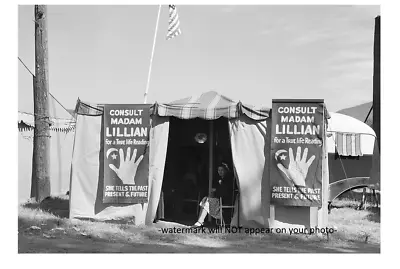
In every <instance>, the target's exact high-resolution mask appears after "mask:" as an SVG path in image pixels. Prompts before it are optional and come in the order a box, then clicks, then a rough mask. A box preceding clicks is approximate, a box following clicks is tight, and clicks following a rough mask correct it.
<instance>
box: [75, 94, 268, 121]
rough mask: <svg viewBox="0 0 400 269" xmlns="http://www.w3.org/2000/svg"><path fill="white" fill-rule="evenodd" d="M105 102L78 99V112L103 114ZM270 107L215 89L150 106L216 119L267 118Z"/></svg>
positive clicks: (176, 114)
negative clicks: (248, 103)
mask: <svg viewBox="0 0 400 269" xmlns="http://www.w3.org/2000/svg"><path fill="white" fill-rule="evenodd" d="M103 108H104V104H90V103H84V102H82V101H80V100H79V99H78V102H77V106H76V113H77V114H80V115H93V116H96V115H102V114H103ZM269 113H270V108H268V107H256V106H251V105H245V104H242V103H241V102H240V101H239V102H235V101H233V100H231V99H230V98H228V97H226V96H224V95H221V94H219V93H217V92H215V91H210V92H205V93H202V94H200V95H196V96H191V97H187V98H183V99H179V100H176V101H173V102H170V103H166V104H159V103H155V104H153V105H152V106H151V107H150V114H152V115H154V114H156V115H158V116H162V117H176V118H179V119H186V120H187V119H194V118H200V119H206V120H215V119H218V118H220V117H225V118H228V119H232V118H238V117H239V116H240V115H242V114H245V115H246V116H248V117H249V118H251V119H253V120H265V119H267V118H268V117H269Z"/></svg>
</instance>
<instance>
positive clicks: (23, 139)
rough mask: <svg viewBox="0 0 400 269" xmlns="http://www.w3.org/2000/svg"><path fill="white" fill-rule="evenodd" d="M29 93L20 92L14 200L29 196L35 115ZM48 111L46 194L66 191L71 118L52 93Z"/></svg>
mask: <svg viewBox="0 0 400 269" xmlns="http://www.w3.org/2000/svg"><path fill="white" fill-rule="evenodd" d="M29 97H31V99H30V100H32V99H33V98H32V94H24V95H23V96H21V95H20V99H19V107H18V202H20V203H21V202H25V201H27V200H28V199H29V198H30V197H31V191H32V190H31V186H32V184H31V181H32V153H33V133H34V128H35V117H34V111H33V102H28V100H27V99H28V98H29ZM49 113H50V122H51V126H50V136H51V138H50V187H51V190H50V195H52V196H57V195H63V194H65V193H66V192H67V191H68V190H69V183H70V171H71V161H72V147H73V140H74V134H75V119H74V117H73V115H72V114H70V113H69V112H68V111H67V110H65V109H64V108H63V106H61V105H60V104H59V103H58V102H57V101H56V100H55V99H54V98H53V97H52V96H50V98H49Z"/></svg>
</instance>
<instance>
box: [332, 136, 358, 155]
mask: <svg viewBox="0 0 400 269" xmlns="http://www.w3.org/2000/svg"><path fill="white" fill-rule="evenodd" d="M336 150H337V153H338V154H339V155H341V156H363V154H362V152H361V134H356V133H340V132H337V133H336Z"/></svg>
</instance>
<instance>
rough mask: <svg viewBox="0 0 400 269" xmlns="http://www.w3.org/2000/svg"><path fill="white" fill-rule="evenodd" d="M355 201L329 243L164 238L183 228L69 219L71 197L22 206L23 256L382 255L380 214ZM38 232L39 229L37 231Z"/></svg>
mask: <svg viewBox="0 0 400 269" xmlns="http://www.w3.org/2000/svg"><path fill="white" fill-rule="evenodd" d="M355 207H356V205H355V203H354V202H353V201H351V200H342V201H338V202H336V203H335V204H334V208H333V209H332V212H331V214H330V215H329V224H330V226H334V227H335V228H336V229H337V232H335V233H333V234H331V235H330V236H329V239H328V238H327V237H326V236H323V237H320V236H317V235H288V234H258V235H249V234H245V233H240V234H239V233H236V234H227V233H209V232H207V233H198V234H194V233H190V234H188V233H185V234H178V233H174V234H171V233H163V232H162V231H161V229H162V228H173V227H185V226H184V225H180V224H177V223H168V222H159V223H156V224H154V225H153V226H134V225H131V224H129V223H105V222H96V221H90V220H70V219H69V218H68V197H54V198H51V199H48V200H47V201H44V202H42V203H41V204H37V203H34V202H28V203H26V204H23V205H20V206H19V216H18V226H19V227H18V240H19V244H18V250H19V253H29V252H35V253H50V252H51V253H54V252H59V253H66V252H72V253H80V252H91V253H96V252H102V253H111V252H121V253H128V252H130V253H138V252H145V253H154V252H158V253H160V252H161V253H171V252H181V253H198V252H206V253H211V252H221V253H223V252H226V253H232V252H239V253H249V252H254V253H283V252H290V253H314V252H325V253H326V252H328V253H330V252H364V253H365V252H373V253H379V252H380V216H379V210H375V211H374V210H373V209H372V208H367V210H363V211H358V210H356V209H354V208H355ZM35 227H36V228H35Z"/></svg>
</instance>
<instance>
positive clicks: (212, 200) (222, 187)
mask: <svg viewBox="0 0 400 269" xmlns="http://www.w3.org/2000/svg"><path fill="white" fill-rule="evenodd" d="M231 180H232V178H231V177H230V169H229V167H228V165H227V164H226V163H221V165H219V166H218V178H217V182H216V188H215V189H214V190H215V191H214V192H213V193H212V194H211V196H210V197H207V196H206V197H204V198H203V199H202V200H201V202H200V207H201V209H200V213H199V218H198V219H197V222H196V223H195V224H194V225H193V226H192V227H201V226H203V223H204V219H205V218H206V216H207V214H210V216H211V217H213V218H219V214H220V210H221V208H220V204H219V198H220V197H222V200H223V201H224V200H228V199H229V197H230V195H232V191H233V190H232V187H233V186H232V185H233V184H232V181H231Z"/></svg>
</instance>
